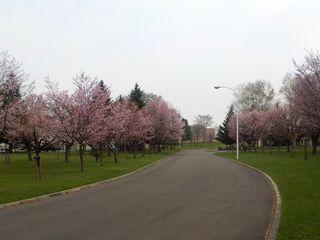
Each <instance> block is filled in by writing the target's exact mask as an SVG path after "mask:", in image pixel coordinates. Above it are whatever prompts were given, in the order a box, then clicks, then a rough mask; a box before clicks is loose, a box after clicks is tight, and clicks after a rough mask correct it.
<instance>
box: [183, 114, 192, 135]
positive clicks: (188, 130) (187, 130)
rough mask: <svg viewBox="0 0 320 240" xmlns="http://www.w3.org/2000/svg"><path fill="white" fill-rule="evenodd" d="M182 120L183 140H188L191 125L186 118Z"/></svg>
mask: <svg viewBox="0 0 320 240" xmlns="http://www.w3.org/2000/svg"><path fill="white" fill-rule="evenodd" d="M182 122H183V123H184V127H183V141H189V140H191V127H190V125H189V123H188V120H187V119H185V118H182Z"/></svg>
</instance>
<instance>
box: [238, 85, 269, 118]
mask: <svg viewBox="0 0 320 240" xmlns="http://www.w3.org/2000/svg"><path fill="white" fill-rule="evenodd" d="M273 100H274V89H273V87H272V86H271V84H270V82H267V81H265V80H257V81H255V82H250V83H246V84H243V85H240V86H239V87H238V96H237V97H236V99H235V101H234V103H233V105H234V106H235V108H236V109H237V110H238V111H239V112H242V113H244V112H250V111H253V110H256V111H258V112H261V111H266V110H268V109H270V107H271V105H272V103H273Z"/></svg>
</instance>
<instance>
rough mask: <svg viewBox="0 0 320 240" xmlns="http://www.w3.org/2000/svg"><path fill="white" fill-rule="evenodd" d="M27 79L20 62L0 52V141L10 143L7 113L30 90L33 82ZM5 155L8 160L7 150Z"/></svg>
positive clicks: (6, 53)
mask: <svg viewBox="0 0 320 240" xmlns="http://www.w3.org/2000/svg"><path fill="white" fill-rule="evenodd" d="M27 79H28V76H27V74H26V73H25V72H24V71H23V70H22V68H21V63H19V62H18V61H16V59H15V58H13V57H11V56H10V55H9V54H8V52H6V51H4V52H0V142H4V143H6V144H8V143H9V144H10V145H11V144H12V142H10V139H8V138H7V136H6V134H7V133H6V132H7V122H8V114H9V112H10V111H11V110H12V108H13V106H14V105H15V103H16V102H17V101H19V100H20V99H21V98H22V97H23V96H25V95H26V94H29V93H30V92H31V91H32V89H33V84H27V82H26V81H27ZM5 156H6V162H8V161H9V154H8V152H7V151H6V155H5Z"/></svg>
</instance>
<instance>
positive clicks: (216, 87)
mask: <svg viewBox="0 0 320 240" xmlns="http://www.w3.org/2000/svg"><path fill="white" fill-rule="evenodd" d="M219 88H226V89H229V90H231V91H232V92H233V94H234V96H235V97H237V96H238V94H237V92H236V91H235V90H234V89H233V88H230V87H223V86H215V87H214V89H219ZM236 118H237V137H236V138H237V155H236V159H237V160H239V114H238V113H236Z"/></svg>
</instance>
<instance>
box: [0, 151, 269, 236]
mask: <svg viewBox="0 0 320 240" xmlns="http://www.w3.org/2000/svg"><path fill="white" fill-rule="evenodd" d="M271 209H272V190H271V188H270V187H269V185H268V184H267V182H266V181H265V180H264V178H263V177H261V176H260V175H258V174H257V173H256V172H254V171H253V170H250V169H248V168H246V167H244V166H241V165H238V164H236V163H234V162H232V161H229V160H225V159H223V158H220V157H217V156H214V155H213V153H212V152H208V151H205V150H191V151H183V152H179V153H178V154H176V155H174V156H171V157H169V158H168V159H166V160H164V161H162V162H160V163H159V164H156V165H154V166H152V167H150V168H147V169H146V170H144V171H141V172H138V173H137V174H134V175H131V176H128V177H125V178H122V179H119V180H116V181H113V182H109V183H105V184H102V185H100V186H97V187H93V188H90V189H86V190H83V191H80V192H75V193H70V194H67V195H62V196H58V197H54V198H51V199H46V200H42V201H40V202H35V203H29V204H25V205H21V206H16V207H9V208H5V209H0V239H3V240H11V239H14V240H18V239H19V240H23V239H30V240H40V239H41V240H43V239H46V240H47V239H48V240H50V239H53V240H73V239H74V240H82V239H90V240H94V239H107V240H120V239H121V240H122V239H128V240H171V239H174V240H180V239H181V240H189V239H190V240H191V239H192V240H206V239H210V240H211V239H217V240H225V239H232V240H241V239H247V240H255V239H264V233H265V231H266V229H267V226H268V223H269V221H270V218H271Z"/></svg>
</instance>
